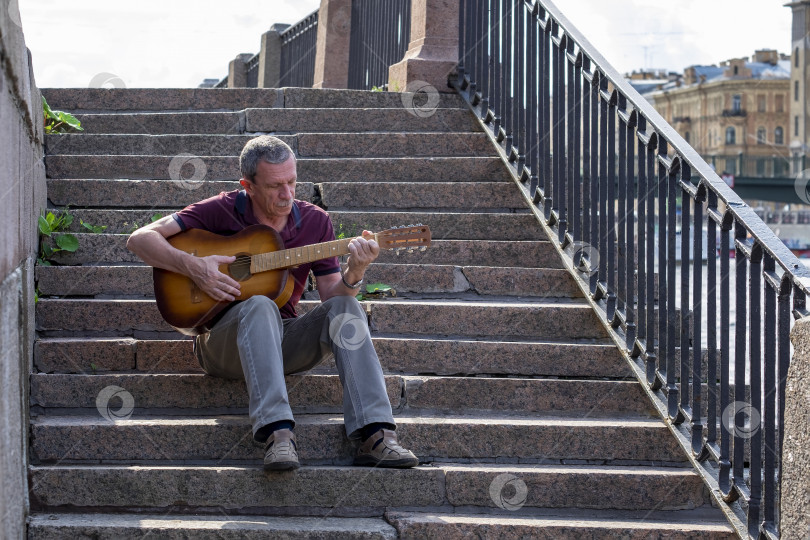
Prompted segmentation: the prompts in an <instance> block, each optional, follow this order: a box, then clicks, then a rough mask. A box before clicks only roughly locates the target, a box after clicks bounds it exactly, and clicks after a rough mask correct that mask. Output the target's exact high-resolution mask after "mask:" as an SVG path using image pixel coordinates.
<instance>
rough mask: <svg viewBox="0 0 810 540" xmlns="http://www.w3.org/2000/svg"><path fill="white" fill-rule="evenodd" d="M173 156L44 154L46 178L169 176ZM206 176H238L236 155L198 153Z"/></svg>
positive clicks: (163, 178)
mask: <svg viewBox="0 0 810 540" xmlns="http://www.w3.org/2000/svg"><path fill="white" fill-rule="evenodd" d="M175 157H176V156H162V155H161V156H80V155H48V156H46V157H45V165H46V167H47V170H48V178H130V179H145V180H171V179H172V177H171V175H170V172H171V170H172V169H171V168H170V165H171V163H172V159H174V158H175ZM199 159H201V160H202V162H203V164H204V165H205V171H206V175H205V178H206V179H208V180H232V181H235V180H238V179H239V178H241V176H242V173H241V172H239V158H238V157H235V156H200V157H199Z"/></svg>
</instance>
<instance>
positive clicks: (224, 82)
mask: <svg viewBox="0 0 810 540" xmlns="http://www.w3.org/2000/svg"><path fill="white" fill-rule="evenodd" d="M214 88H228V77H227V76H225V77H223V78H222V79H220V80H219V82H218V83H217V84H215V85H214Z"/></svg>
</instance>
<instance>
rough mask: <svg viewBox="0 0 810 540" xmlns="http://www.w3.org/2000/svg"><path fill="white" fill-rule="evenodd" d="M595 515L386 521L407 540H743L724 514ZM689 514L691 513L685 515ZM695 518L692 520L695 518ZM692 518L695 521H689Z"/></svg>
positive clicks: (424, 516) (391, 517) (403, 516)
mask: <svg viewBox="0 0 810 540" xmlns="http://www.w3.org/2000/svg"><path fill="white" fill-rule="evenodd" d="M616 514H617V512H611V513H610V514H609V515H605V516H599V517H595V516H594V515H593V511H590V512H588V514H586V515H582V514H581V513H569V514H568V515H565V514H563V513H558V514H556V515H552V516H534V515H525V514H520V513H517V512H516V513H511V514H509V515H504V514H497V515H481V514H459V513H452V514H450V513H438V512H425V513H422V512H388V513H387V514H386V516H385V517H386V519H387V520H388V521H389V522H390V523H391V524H393V525H394V527H396V529H397V533H398V535H399V538H401V539H402V540H411V539H421V538H443V539H445V540H457V539H461V538H499V539H500V538H503V539H506V538H533V539H538V540H562V539H571V540H574V539H582V538H621V539H631V538H632V539H642V538H645V539H663V538H666V539H667V540H692V539H700V538H705V539H707V540H709V539H712V540H715V539H723V540H733V539H736V538H737V535H736V534H735V533H734V530H733V529H732V528H731V526H729V525H728V523H726V522H725V521H719V519H720V517H721V516H720V515H719V512H714V513H712V515H711V516H710V518H709V519H707V517H709V516H707V515H706V514H707V512H702V511H680V512H677V513H674V512H673V514H675V515H674V516H672V517H671V518H670V519H666V516H663V515H660V514H663V513H660V514H659V515H658V516H656V517H655V518H654V519H650V517H649V512H644V513H638V514H635V515H633V514H631V515H629V516H627V515H616ZM684 514H687V515H684ZM690 518H691V519H690ZM687 520H689V521H687Z"/></svg>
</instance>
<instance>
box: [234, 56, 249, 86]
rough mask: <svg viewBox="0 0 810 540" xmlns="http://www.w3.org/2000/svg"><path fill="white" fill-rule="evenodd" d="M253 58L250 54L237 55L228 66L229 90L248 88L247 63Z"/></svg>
mask: <svg viewBox="0 0 810 540" xmlns="http://www.w3.org/2000/svg"><path fill="white" fill-rule="evenodd" d="M251 58H253V55H252V54H250V53H242V54H238V55H236V58H234V59H233V60H231V62H230V63H229V64H228V88H245V87H246V86H247V63H248V60H250V59H251Z"/></svg>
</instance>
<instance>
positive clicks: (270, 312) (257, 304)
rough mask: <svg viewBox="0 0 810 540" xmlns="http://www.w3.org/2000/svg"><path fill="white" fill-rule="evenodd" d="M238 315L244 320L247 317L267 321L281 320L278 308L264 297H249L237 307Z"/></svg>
mask: <svg viewBox="0 0 810 540" xmlns="http://www.w3.org/2000/svg"><path fill="white" fill-rule="evenodd" d="M239 310H240V311H239V315H240V316H241V317H242V318H243V319H244V318H247V317H250V318H253V317H261V318H267V319H269V320H276V319H280V318H281V314H280V313H279V310H278V306H277V305H276V303H275V302H273V301H272V300H270V299H269V298H267V297H266V296H262V295H260V294H259V295H256V296H251V297H250V298H248V299H247V300H245V301H244V302H242V303H241V304H240V306H239Z"/></svg>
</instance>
